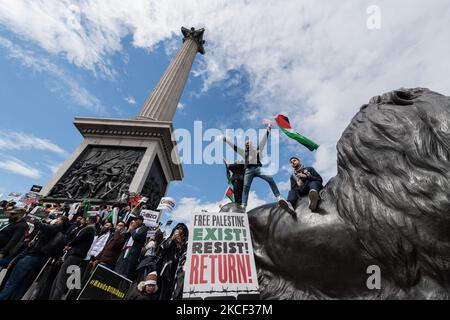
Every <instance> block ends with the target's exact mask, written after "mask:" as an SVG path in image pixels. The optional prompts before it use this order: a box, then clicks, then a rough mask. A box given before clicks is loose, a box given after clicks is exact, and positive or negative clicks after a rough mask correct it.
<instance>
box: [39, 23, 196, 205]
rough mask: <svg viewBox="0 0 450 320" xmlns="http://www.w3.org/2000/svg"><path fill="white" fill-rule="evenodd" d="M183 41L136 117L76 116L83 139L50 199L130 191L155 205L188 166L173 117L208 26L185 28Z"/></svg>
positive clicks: (48, 190) (47, 193)
mask: <svg viewBox="0 0 450 320" xmlns="http://www.w3.org/2000/svg"><path fill="white" fill-rule="evenodd" d="M181 31H182V33H183V46H182V47H181V49H180V50H179V51H178V53H177V55H176V56H175V58H174V59H173V61H172V62H171V63H170V65H169V67H168V68H167V70H166V72H165V73H164V75H163V76H162V78H161V79H160V80H159V82H158V84H157V85H156V87H155V89H154V90H153V92H152V94H151V95H150V97H149V98H148V99H147V101H146V102H145V105H144V106H143V108H142V109H141V111H140V113H139V115H138V116H137V117H135V118H134V119H100V118H78V117H77V118H75V121H74V124H75V126H76V127H77V129H78V130H79V131H80V133H81V134H82V135H83V137H84V141H83V143H82V144H81V145H80V146H79V147H78V149H76V150H75V152H74V153H73V154H72V155H71V156H70V157H69V159H67V161H66V162H65V163H64V164H63V165H62V167H61V168H60V169H59V170H58V171H57V172H56V174H55V176H54V177H53V178H52V180H51V181H50V182H49V183H48V184H47V185H46V186H45V187H44V188H43V189H42V191H41V194H42V195H43V196H44V198H45V200H46V201H54V202H63V201H67V202H79V201H81V200H83V199H89V200H90V201H91V202H93V203H110V204H112V203H115V202H117V201H118V200H119V199H120V197H121V195H122V194H123V193H126V192H130V193H133V192H134V193H139V194H141V195H142V196H144V197H147V198H148V199H149V200H148V202H147V204H148V205H150V208H151V209H154V210H155V209H156V207H157V206H158V203H159V201H160V199H161V197H163V196H164V195H165V194H166V191H167V185H168V183H169V182H170V181H173V180H181V179H182V178H183V170H182V167H181V164H180V161H179V156H178V150H177V147H176V144H175V141H173V139H172V132H173V126H172V119H173V116H174V114H175V111H176V109H177V105H178V102H179V100H180V97H181V94H182V93H183V89H184V86H185V84H186V80H187V78H188V76H189V72H190V70H191V67H192V64H193V62H194V59H195V56H196V54H197V52H200V53H201V54H204V53H205V50H204V48H203V44H204V42H205V41H204V40H203V33H204V29H199V30H195V29H194V28H191V29H187V28H184V27H182V28H181Z"/></svg>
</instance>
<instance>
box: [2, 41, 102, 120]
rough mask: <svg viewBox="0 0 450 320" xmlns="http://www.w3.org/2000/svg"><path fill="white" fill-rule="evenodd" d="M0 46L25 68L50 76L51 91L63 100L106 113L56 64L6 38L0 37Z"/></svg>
mask: <svg viewBox="0 0 450 320" xmlns="http://www.w3.org/2000/svg"><path fill="white" fill-rule="evenodd" d="M0 46H2V47H4V48H5V49H7V50H8V55H9V57H10V58H13V59H16V60H18V61H20V62H21V63H22V65H24V66H25V67H28V68H31V69H32V70H34V71H36V72H41V73H47V74H48V75H50V76H51V77H52V78H53V81H51V88H50V90H51V91H52V92H54V93H57V94H59V95H60V96H61V98H63V99H66V98H68V99H70V100H72V101H73V102H74V103H76V104H77V105H79V106H82V107H84V108H86V109H88V110H90V111H93V112H96V113H104V112H105V108H104V106H103V105H102V103H101V102H100V100H99V99H98V98H97V97H96V96H95V95H93V94H92V93H91V92H89V90H87V89H86V88H84V87H83V86H81V85H80V84H79V83H78V81H76V80H75V79H74V78H72V77H71V76H69V75H68V74H67V73H66V72H65V71H64V70H62V69H61V68H59V67H58V66H57V65H56V64H54V63H51V62H50V61H48V60H47V59H45V58H38V57H37V56H36V55H35V53H34V52H32V51H30V50H25V49H23V48H21V47H19V46H17V45H15V44H13V43H12V42H11V41H10V40H8V39H6V38H2V37H0Z"/></svg>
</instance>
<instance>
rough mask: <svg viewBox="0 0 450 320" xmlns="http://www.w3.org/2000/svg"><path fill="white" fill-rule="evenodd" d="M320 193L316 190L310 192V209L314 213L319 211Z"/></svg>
mask: <svg viewBox="0 0 450 320" xmlns="http://www.w3.org/2000/svg"><path fill="white" fill-rule="evenodd" d="M319 199H320V198H319V193H318V192H317V191H316V190H311V191H310V192H309V209H310V210H311V211H312V212H314V211H316V210H317V206H318V204H319Z"/></svg>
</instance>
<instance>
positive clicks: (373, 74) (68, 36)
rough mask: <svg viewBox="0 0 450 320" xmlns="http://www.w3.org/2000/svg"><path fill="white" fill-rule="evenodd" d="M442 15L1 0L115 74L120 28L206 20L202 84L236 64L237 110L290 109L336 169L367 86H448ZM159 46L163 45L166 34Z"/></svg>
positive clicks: (134, 30) (320, 159)
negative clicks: (370, 24) (242, 105)
mask: <svg viewBox="0 0 450 320" xmlns="http://www.w3.org/2000/svg"><path fill="white" fill-rule="evenodd" d="M373 4H375V5H378V6H379V7H380V9H381V18H382V24H381V29H380V30H368V29H367V27H366V20H367V18H368V16H367V13H366V9H367V7H368V6H369V5H373ZM78 17H80V19H78ZM449 20H450V3H449V2H448V1H445V0H430V1H427V2H426V3H424V2H423V1H419V0H397V1H388V0H375V1H370V2H369V1H358V2H355V1H351V0H343V1H339V3H337V2H336V1H332V0H328V1H320V2H318V1H313V0H303V1H299V0H291V1H283V3H282V4H280V2H279V1H270V0H260V1H253V2H248V1H200V0H190V1H184V2H183V5H182V6H180V4H179V1H175V0H167V1H145V0H135V1H132V2H124V1H119V0H111V1H94V0H91V1H88V0H86V1H83V2H78V1H69V0H65V1H31V0H29V1H26V0H22V1H19V0H16V1H9V0H0V24H1V25H3V26H4V27H6V28H8V29H9V30H11V31H12V32H14V33H16V34H17V35H19V36H20V37H22V38H24V39H27V40H31V41H33V42H34V43H37V44H38V45H40V46H41V47H42V48H43V49H45V50H47V51H48V52H50V53H51V54H54V55H63V56H65V57H66V58H67V59H68V60H69V61H70V62H72V63H74V64H76V65H77V66H80V67H83V68H86V69H88V70H93V72H95V73H98V72H100V73H102V74H105V75H107V76H108V75H114V71H113V70H112V68H111V63H110V60H109V59H110V57H111V56H112V55H114V54H117V53H119V52H121V50H122V44H121V42H122V40H123V38H124V37H125V36H126V35H128V34H131V35H132V38H133V45H134V46H136V47H142V48H146V49H148V50H151V49H152V48H154V47H155V45H156V44H158V43H159V42H161V41H164V40H169V39H172V36H174V35H175V36H176V37H177V38H178V39H179V37H180V32H179V28H180V26H181V25H185V26H188V27H189V26H192V25H194V26H196V27H205V28H206V33H205V39H206V40H207V45H206V51H207V54H206V55H205V56H204V57H202V59H199V60H198V61H199V62H200V67H199V69H198V70H196V72H195V74H197V75H200V76H202V77H203V78H204V89H205V90H206V89H208V88H209V87H210V86H212V85H214V84H217V83H218V82H221V81H225V80H230V81H233V82H236V81H238V82H239V81H240V80H239V78H235V77H233V76H232V73H231V72H230V71H233V72H234V74H235V73H236V72H235V71H239V72H240V73H242V74H245V75H246V77H245V78H246V80H247V81H248V85H249V91H248V93H247V95H246V97H247V104H248V106H247V109H244V110H243V111H242V112H243V114H247V115H248V118H252V119H255V120H254V121H258V120H257V119H258V118H260V119H263V118H265V117H267V116H268V115H273V114H277V113H284V114H286V115H288V116H289V117H290V119H291V123H292V125H293V127H294V128H295V129H296V130H298V131H300V132H301V133H302V134H305V135H306V136H308V137H310V138H311V139H313V140H314V141H316V142H318V143H319V144H320V145H321V147H320V148H319V150H318V152H317V153H315V159H316V161H315V164H314V166H315V167H316V169H318V170H319V171H320V172H321V173H322V175H323V176H324V178H329V177H330V176H332V175H334V173H335V171H336V163H335V162H336V150H335V144H336V142H337V140H338V138H339V136H340V134H341V133H342V131H343V130H344V128H345V127H346V126H347V124H348V122H349V120H350V119H351V117H352V116H353V115H354V114H355V113H356V112H357V111H358V109H359V107H360V106H361V105H362V104H363V103H366V102H367V101H368V100H369V99H370V98H371V97H372V96H374V95H377V94H380V93H383V92H385V91H388V90H392V89H396V88H399V87H415V86H423V87H430V88H431V89H433V90H436V91H440V92H441V93H444V94H449V93H450V89H449V88H450V77H448V74H450V64H449V63H445V61H447V59H448V56H449V55H450V42H449V41H448V39H449V36H450V29H449V28H446V26H447V25H448V21H449ZM171 41H173V39H172V40H171ZM167 48H168V49H167ZM167 48H166V49H167V50H168V51H169V52H172V51H171V50H170V48H172V42H169V43H168V45H167ZM228 78H230V79H228ZM236 79H238V80H236ZM236 85H237V86H238V85H239V84H236ZM255 106H257V108H255Z"/></svg>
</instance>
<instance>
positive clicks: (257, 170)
mask: <svg viewBox="0 0 450 320" xmlns="http://www.w3.org/2000/svg"><path fill="white" fill-rule="evenodd" d="M255 177H259V178H261V179H263V180H265V181H267V182H268V183H269V186H270V188H271V189H272V192H273V194H274V196H275V197H278V196H279V195H280V191H279V190H278V187H277V184H276V183H275V181H274V180H273V178H272V176H268V175H265V174H261V167H249V168H247V169H245V175H244V190H243V191H242V205H243V206H244V207H245V206H247V202H248V194H249V193H250V186H251V185H252V182H253V178H255Z"/></svg>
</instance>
